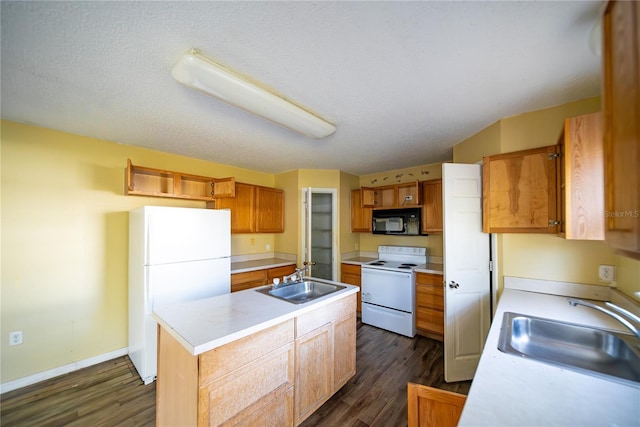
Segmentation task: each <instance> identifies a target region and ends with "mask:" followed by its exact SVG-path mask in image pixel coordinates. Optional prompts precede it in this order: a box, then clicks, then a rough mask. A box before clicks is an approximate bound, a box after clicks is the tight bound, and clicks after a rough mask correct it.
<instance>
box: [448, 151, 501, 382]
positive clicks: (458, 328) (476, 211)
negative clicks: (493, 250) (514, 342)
mask: <svg viewBox="0 0 640 427" xmlns="http://www.w3.org/2000/svg"><path fill="white" fill-rule="evenodd" d="M481 171H482V167H481V166H480V165H466V164H452V163H447V164H443V165H442V182H443V184H442V185H443V191H442V193H443V196H442V197H443V216H444V238H443V242H444V280H445V293H444V297H445V298H444V299H445V308H444V312H445V325H444V372H445V373H444V378H445V381H447V382H455V381H464V380H469V379H471V378H473V375H474V374H475V371H476V367H477V366H478V361H479V360H480V354H481V353H482V349H483V347H484V342H485V339H486V337H487V333H488V332H489V324H490V305H489V300H490V287H489V286H490V285H489V283H490V282H489V274H490V272H489V234H486V233H483V232H482V175H481Z"/></svg>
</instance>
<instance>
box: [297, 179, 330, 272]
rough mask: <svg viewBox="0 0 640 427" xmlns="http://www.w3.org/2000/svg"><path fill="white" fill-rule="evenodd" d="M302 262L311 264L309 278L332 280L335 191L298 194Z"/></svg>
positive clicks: (309, 190) (307, 190)
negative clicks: (300, 200)
mask: <svg viewBox="0 0 640 427" xmlns="http://www.w3.org/2000/svg"><path fill="white" fill-rule="evenodd" d="M302 203H303V207H302V214H303V224H304V226H303V230H302V245H303V249H304V250H303V252H304V261H305V262H309V263H315V264H312V266H311V269H310V270H309V273H307V274H308V275H309V276H313V277H318V278H320V279H328V280H336V278H337V275H338V267H337V263H336V253H337V237H336V236H337V229H338V226H337V209H336V206H337V191H336V189H335V188H311V187H309V188H304V189H303V190H302Z"/></svg>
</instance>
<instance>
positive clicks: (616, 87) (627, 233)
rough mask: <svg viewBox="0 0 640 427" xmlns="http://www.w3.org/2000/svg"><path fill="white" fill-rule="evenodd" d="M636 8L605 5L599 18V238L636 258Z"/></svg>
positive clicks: (639, 216) (639, 68) (639, 145)
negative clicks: (602, 192) (602, 168)
mask: <svg viewBox="0 0 640 427" xmlns="http://www.w3.org/2000/svg"><path fill="white" fill-rule="evenodd" d="M639 27H640V4H638V3H637V2H632V1H629V2H627V1H610V2H609V3H608V4H607V7H606V9H605V12H604V17H603V31H604V40H603V41H604V43H603V62H604V70H603V71H604V72H603V76H604V80H603V85H602V86H603V95H602V99H603V110H604V158H605V212H604V214H605V239H606V241H607V243H609V245H611V246H612V247H613V248H615V249H617V250H618V251H620V252H621V253H623V254H625V255H628V256H631V257H633V258H636V259H640V190H639V188H640V173H639V172H638V167H639V165H640V120H638V118H639V117H640V29H639Z"/></svg>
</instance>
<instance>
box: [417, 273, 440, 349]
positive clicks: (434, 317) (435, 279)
mask: <svg viewBox="0 0 640 427" xmlns="http://www.w3.org/2000/svg"><path fill="white" fill-rule="evenodd" d="M443 286H444V285H443V276H442V275H440V274H430V273H421V272H417V273H416V329H417V331H418V333H419V334H420V335H422V336H425V337H428V338H433V339H436V340H438V341H443V340H444V287H443Z"/></svg>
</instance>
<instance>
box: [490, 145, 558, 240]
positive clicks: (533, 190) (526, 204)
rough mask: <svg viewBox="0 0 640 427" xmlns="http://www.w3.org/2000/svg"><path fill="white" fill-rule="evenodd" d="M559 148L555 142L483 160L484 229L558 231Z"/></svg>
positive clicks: (519, 231) (510, 231)
mask: <svg viewBox="0 0 640 427" xmlns="http://www.w3.org/2000/svg"><path fill="white" fill-rule="evenodd" d="M556 150H557V147H556V146H555V145H552V146H550V147H542V148H535V149H532V150H525V151H518V152H515V153H506V154H498V155H495V156H488V157H485V158H484V159H483V166H482V175H483V177H482V200H483V206H482V208H483V209H482V231H484V232H485V233H553V234H555V233H556V232H557V229H558V227H557V222H558V220H557V209H556V204H557V200H556V162H557V154H556Z"/></svg>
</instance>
